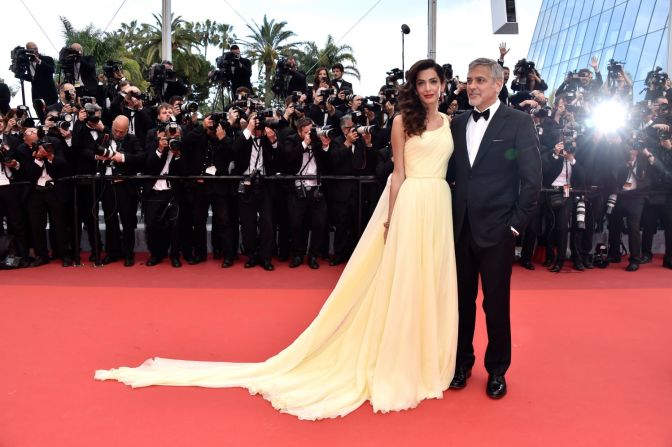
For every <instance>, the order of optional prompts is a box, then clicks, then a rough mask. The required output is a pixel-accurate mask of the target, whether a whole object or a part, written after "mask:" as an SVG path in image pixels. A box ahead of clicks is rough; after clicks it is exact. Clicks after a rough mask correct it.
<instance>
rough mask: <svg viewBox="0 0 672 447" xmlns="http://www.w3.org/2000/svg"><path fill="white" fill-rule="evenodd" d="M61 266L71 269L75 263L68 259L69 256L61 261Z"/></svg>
mask: <svg viewBox="0 0 672 447" xmlns="http://www.w3.org/2000/svg"><path fill="white" fill-rule="evenodd" d="M61 265H62V266H63V267H72V266H73V265H75V263H74V262H72V258H70V257H69V256H65V257H64V258H63V259H62V261H61Z"/></svg>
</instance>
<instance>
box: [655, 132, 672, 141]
mask: <svg viewBox="0 0 672 447" xmlns="http://www.w3.org/2000/svg"><path fill="white" fill-rule="evenodd" d="M671 137H672V134H670V132H666V131H664V130H661V131H659V132H658V139H659V140H669V139H670V138H671Z"/></svg>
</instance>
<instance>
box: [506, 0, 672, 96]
mask: <svg viewBox="0 0 672 447" xmlns="http://www.w3.org/2000/svg"><path fill="white" fill-rule="evenodd" d="M668 15H669V0H627V1H624V0H543V4H542V6H541V11H540V13H539V18H538V19H537V25H536V27H535V30H534V35H533V37H532V43H531V44H530V50H529V52H528V57H527V58H528V60H531V61H534V62H535V63H536V67H537V69H538V70H539V71H540V72H541V77H542V78H543V79H544V80H545V81H546V83H547V84H548V87H549V90H548V91H547V92H546V93H547V95H550V93H551V91H553V90H555V89H556V88H557V87H558V86H559V85H560V84H561V83H562V81H563V79H564V78H565V76H566V75H567V73H568V72H569V71H573V70H578V69H580V68H586V67H589V66H590V58H591V56H593V55H594V56H597V57H598V59H599V67H600V71H601V72H602V77H603V79H604V81H605V83H606V82H607V65H608V62H609V59H612V58H613V59H615V60H616V61H622V62H625V65H624V68H625V71H626V73H628V75H629V76H630V79H632V81H633V82H634V86H633V97H634V99H635V100H636V101H637V100H640V99H642V98H643V97H644V93H641V91H642V89H644V88H645V87H644V79H645V78H646V74H647V73H648V72H649V71H650V70H652V69H654V68H655V67H657V66H658V67H662V68H663V70H665V67H666V63H667V38H668V37H667V33H668ZM511 68H513V67H511Z"/></svg>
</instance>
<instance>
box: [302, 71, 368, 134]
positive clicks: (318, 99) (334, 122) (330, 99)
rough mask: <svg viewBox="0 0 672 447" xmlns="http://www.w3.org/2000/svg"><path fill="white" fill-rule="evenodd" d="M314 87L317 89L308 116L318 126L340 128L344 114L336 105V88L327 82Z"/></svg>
mask: <svg viewBox="0 0 672 447" xmlns="http://www.w3.org/2000/svg"><path fill="white" fill-rule="evenodd" d="M313 88H314V89H315V90H314V93H313V104H312V105H311V107H310V109H309V110H308V117H309V118H310V119H312V120H313V122H314V123H316V124H317V125H318V126H332V127H333V128H335V129H336V128H338V123H339V120H340V119H341V116H343V114H342V113H341V112H339V111H338V110H337V109H336V108H335V107H334V99H335V95H336V91H335V89H333V88H331V87H330V86H329V84H328V83H327V82H323V83H321V84H319V85H318V86H314V87H313ZM360 102H361V101H360Z"/></svg>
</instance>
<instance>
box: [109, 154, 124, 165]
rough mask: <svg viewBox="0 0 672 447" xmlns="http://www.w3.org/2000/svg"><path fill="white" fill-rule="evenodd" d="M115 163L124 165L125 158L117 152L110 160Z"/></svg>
mask: <svg viewBox="0 0 672 447" xmlns="http://www.w3.org/2000/svg"><path fill="white" fill-rule="evenodd" d="M110 160H112V161H113V162H115V163H123V162H124V156H123V155H122V154H120V153H119V152H115V153H114V155H113V156H112V157H111V158H110Z"/></svg>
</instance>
